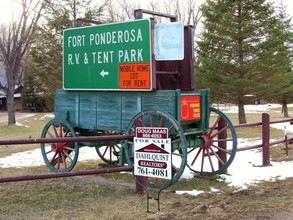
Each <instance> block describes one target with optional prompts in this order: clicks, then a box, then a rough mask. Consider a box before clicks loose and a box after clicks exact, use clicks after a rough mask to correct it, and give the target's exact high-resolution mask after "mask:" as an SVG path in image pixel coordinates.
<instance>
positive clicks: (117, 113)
mask: <svg viewBox="0 0 293 220" xmlns="http://www.w3.org/2000/svg"><path fill="white" fill-rule="evenodd" d="M178 93H179V91H176V90H172V91H171V90H170V91H156V92H100V91H96V92H93V91H91V92H84V91H79V92H77V91H64V90H57V91H56V93H55V117H56V118H62V119H66V120H67V121H69V122H71V124H72V126H73V127H79V128H82V129H89V130H97V129H98V130H116V131H124V130H125V129H126V128H127V126H128V124H129V122H130V121H131V120H132V118H133V117H134V116H135V115H136V114H137V113H139V112H141V111H143V110H146V109H158V110H161V111H166V112H168V113H170V114H171V115H173V116H174V117H175V118H178V109H177V106H178V102H179V100H178V96H179V94H178Z"/></svg>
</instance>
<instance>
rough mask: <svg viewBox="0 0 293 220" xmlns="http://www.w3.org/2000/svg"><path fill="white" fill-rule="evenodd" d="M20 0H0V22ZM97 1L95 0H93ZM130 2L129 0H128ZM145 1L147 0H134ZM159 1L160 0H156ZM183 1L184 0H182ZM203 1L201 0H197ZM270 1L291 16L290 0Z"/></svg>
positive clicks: (292, 4)
mask: <svg viewBox="0 0 293 220" xmlns="http://www.w3.org/2000/svg"><path fill="white" fill-rule="evenodd" d="M21 1H22V0H0V5H1V7H0V24H1V23H8V22H9V21H10V20H11V18H12V16H13V13H14V17H15V16H16V15H17V14H18V13H19V10H20V5H21V4H20V3H21ZM60 1H62V0H60ZM95 1H97V0H95ZM129 1H130V2H131V0H129ZM136 1H141V2H143V3H145V2H146V1H148V0H136ZM158 1H160V0H158ZM182 1H185V0H182ZM199 1H203V0H199ZM268 1H270V2H275V4H276V5H278V4H279V3H280V2H283V4H284V5H287V6H288V7H287V13H288V14H289V15H290V16H293V1H292V0H268Z"/></svg>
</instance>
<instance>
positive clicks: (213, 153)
mask: <svg viewBox="0 0 293 220" xmlns="http://www.w3.org/2000/svg"><path fill="white" fill-rule="evenodd" d="M209 110H210V115H209V121H210V125H211V126H210V129H209V130H208V131H206V132H204V133H203V134H201V135H200V138H201V139H202V140H203V141H202V142H203V144H202V146H200V147H192V146H189V149H188V152H187V154H188V156H187V166H188V167H189V169H190V170H191V171H193V172H195V173H196V174H199V175H202V176H212V175H216V174H221V173H225V172H226V171H227V169H228V167H229V166H230V165H231V163H232V162H233V160H234V157H235V155H236V151H237V135H236V132H235V128H234V126H233V124H232V122H231V121H230V120H229V118H228V117H227V116H226V115H225V114H224V113H222V112H221V111H220V110H218V109H215V108H212V107H210V109H209Z"/></svg>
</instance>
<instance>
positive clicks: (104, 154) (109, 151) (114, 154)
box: [95, 131, 120, 165]
mask: <svg viewBox="0 0 293 220" xmlns="http://www.w3.org/2000/svg"><path fill="white" fill-rule="evenodd" d="M105 135H115V132H114V131H107V132H106V133H105ZM95 149H96V152H97V154H98V155H99V157H100V159H101V160H102V161H104V162H105V163H107V164H109V165H117V164H119V162H120V153H119V152H120V144H119V143H118V142H117V144H116V143H111V144H110V143H109V144H107V145H105V146H97V147H95Z"/></svg>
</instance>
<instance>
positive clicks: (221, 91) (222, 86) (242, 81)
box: [197, 0, 283, 123]
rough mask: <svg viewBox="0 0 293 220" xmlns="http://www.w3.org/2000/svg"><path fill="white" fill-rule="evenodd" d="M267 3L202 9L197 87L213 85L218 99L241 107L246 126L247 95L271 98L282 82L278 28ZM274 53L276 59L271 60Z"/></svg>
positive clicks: (249, 0)
mask: <svg viewBox="0 0 293 220" xmlns="http://www.w3.org/2000/svg"><path fill="white" fill-rule="evenodd" d="M265 2H266V1H265V0H258V1H254V0H233V1H232V0H219V1H218V0H217V1H216V0H207V2H206V3H205V4H204V5H203V6H202V13H203V20H204V21H203V24H204V28H205V30H204V32H203V33H202V40H201V41H199V42H198V51H197V52H198V55H199V59H200V65H199V67H198V68H197V71H198V72H197V73H198V77H197V79H198V86H200V87H209V88H210V89H211V94H212V97H213V98H214V99H215V100H217V101H224V102H232V103H235V104H237V105H238V119H239V123H246V115H245V110H244V104H245V103H244V95H246V94H251V93H253V94H257V95H258V94H262V95H264V94H271V89H270V86H271V85H273V84H275V83H276V82H278V81H279V80H280V77H281V74H280V71H279V68H280V65H279V64H280V63H279V58H280V57H282V56H283V54H278V53H275V52H276V48H275V47H278V46H279V44H278V43H277V42H276V39H275V38H273V37H272V36H273V34H274V33H275V30H276V25H277V24H278V19H276V17H275V16H274V10H273V8H272V7H271V6H270V5H269V4H268V3H265ZM272 55H274V56H272Z"/></svg>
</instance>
